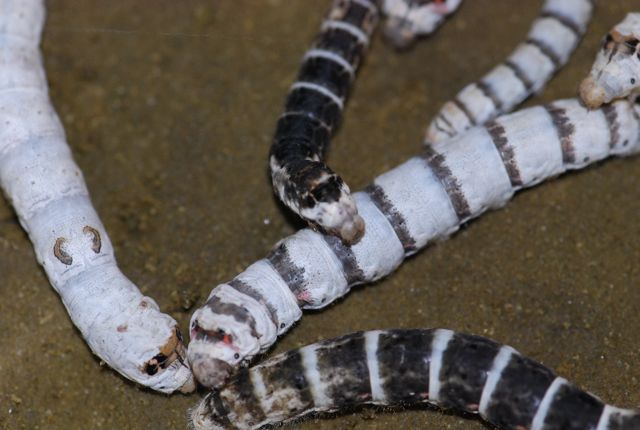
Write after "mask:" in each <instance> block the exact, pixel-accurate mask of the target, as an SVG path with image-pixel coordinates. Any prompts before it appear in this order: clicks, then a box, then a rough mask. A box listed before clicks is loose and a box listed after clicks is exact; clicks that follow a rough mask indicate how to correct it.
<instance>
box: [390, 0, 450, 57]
mask: <svg viewBox="0 0 640 430" xmlns="http://www.w3.org/2000/svg"><path fill="white" fill-rule="evenodd" d="M460 3H462V0H383V1H382V5H381V9H382V13H383V14H384V15H386V19H385V21H384V27H383V28H384V34H385V37H386V38H387V40H388V41H389V42H391V44H393V45H394V46H395V47H396V48H399V49H403V48H407V47H409V46H410V45H411V44H412V43H413V41H414V40H415V39H416V38H417V37H419V36H424V35H427V34H430V33H433V32H434V31H435V29H436V28H438V26H439V25H440V24H441V23H442V21H443V20H444V19H445V18H446V17H447V16H448V15H450V14H452V13H453V12H455V11H456V9H458V7H459V6H460Z"/></svg>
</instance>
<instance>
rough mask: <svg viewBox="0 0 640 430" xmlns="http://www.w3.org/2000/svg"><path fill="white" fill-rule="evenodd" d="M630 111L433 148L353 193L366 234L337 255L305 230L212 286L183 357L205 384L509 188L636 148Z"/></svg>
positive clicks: (473, 136) (508, 125)
mask: <svg viewBox="0 0 640 430" xmlns="http://www.w3.org/2000/svg"><path fill="white" fill-rule="evenodd" d="M639 113H640V105H637V104H634V103H630V102H628V101H627V100H621V101H617V102H615V103H613V104H611V105H607V106H604V107H603V108H601V109H598V110H588V109H586V108H585V107H584V106H582V105H581V104H580V102H579V101H578V100H577V99H569V100H559V101H556V102H553V103H550V104H548V105H545V106H538V107H533V108H529V109H524V110H521V111H519V112H515V113H513V114H509V115H505V116H502V117H499V118H497V119H496V120H494V121H492V122H491V123H489V124H487V125H486V126H482V127H475V128H473V129H471V130H469V131H468V132H467V133H465V134H463V135H460V136H458V137H456V138H454V139H451V140H447V141H443V142H439V143H437V144H434V145H433V146H429V147H427V148H426V149H425V152H424V153H423V154H422V155H420V156H417V157H413V158H411V159H409V160H408V161H407V162H405V163H404V164H402V165H400V166H398V167H396V168H394V169H392V170H390V171H388V172H386V173H384V174H382V175H380V176H379V177H377V178H376V179H375V180H374V182H373V184H371V185H370V186H369V187H367V188H366V189H365V190H364V191H362V192H358V193H355V194H354V197H355V200H356V202H357V204H358V208H359V210H360V213H361V215H362V217H363V218H364V219H365V222H366V224H367V230H366V232H365V234H364V236H363V237H362V239H361V240H360V241H359V242H358V243H357V244H355V245H353V246H348V245H345V244H343V243H341V242H340V240H338V239H336V238H335V237H332V236H325V235H322V234H320V233H318V232H315V231H312V230H309V229H306V230H302V231H299V232H298V233H296V234H294V235H292V236H290V237H288V238H285V239H284V240H282V241H281V242H280V243H278V244H277V245H276V247H275V248H274V249H273V250H272V252H271V253H270V254H269V256H268V257H267V258H265V259H262V260H260V261H258V262H256V263H254V264H252V265H251V266H249V267H248V268H247V269H246V270H245V271H244V272H242V273H241V274H239V275H238V276H236V277H235V278H234V279H233V280H232V281H230V282H227V283H224V284H222V285H219V286H218V287H216V288H214V289H213V291H212V292H211V294H210V296H209V299H208V300H207V302H206V304H205V305H204V306H203V307H202V308H200V309H198V310H197V311H196V312H195V313H194V314H193V316H192V319H191V343H190V344H189V351H188V355H189V360H190V363H191V365H192V370H193V372H194V374H195V376H196V378H197V379H198V380H199V381H200V382H201V383H202V384H203V385H206V386H209V387H217V386H220V385H221V384H223V383H224V381H225V380H226V378H227V377H228V376H229V375H231V374H232V373H233V371H234V370H235V369H236V368H237V367H238V366H240V365H242V364H244V363H246V362H247V361H248V360H250V359H251V358H252V357H254V356H255V355H256V354H258V353H260V352H262V351H265V350H266V349H267V348H268V347H269V346H271V345H272V344H273V343H274V342H275V340H276V338H277V336H278V335H280V334H283V333H284V332H286V331H287V330H288V329H289V328H290V327H291V326H292V325H293V324H294V323H295V322H296V321H297V320H298V319H299V318H300V317H301V315H302V311H301V308H307V309H318V308H322V307H324V306H327V305H328V304H329V303H331V302H333V301H334V300H336V299H337V298H339V297H342V296H343V295H345V294H346V293H347V292H348V291H349V289H350V288H351V287H352V286H354V285H357V284H362V283H365V282H372V281H375V280H377V279H380V278H382V277H383V276H386V275H388V274H389V273H391V272H392V271H393V270H395V269H396V268H397V267H398V266H399V265H400V263H401V262H402V260H403V259H404V258H405V257H407V256H409V255H412V254H414V253H415V252H417V251H418V250H420V249H421V248H423V247H424V246H425V245H427V243H429V242H431V241H433V240H434V239H438V238H443V237H446V236H448V235H450V234H452V233H453V232H455V231H456V230H457V229H458V228H459V227H460V225H461V224H462V223H465V222H466V221H468V220H470V219H472V218H475V217H477V216H479V215H480V214H482V213H483V212H485V211H486V210H488V209H493V208H499V207H501V206H503V205H504V204H505V203H506V202H507V201H508V200H509V199H510V198H511V196H512V195H513V194H514V193H515V192H516V191H518V190H520V189H522V188H525V187H530V186H533V185H535V184H538V183H540V182H542V181H544V180H545V179H548V178H551V177H555V176H557V175H559V174H561V173H563V172H565V171H567V170H572V169H580V168H583V167H585V166H587V165H589V164H591V163H594V162H596V161H598V160H602V159H604V158H606V157H608V156H612V155H617V156H626V155H632V154H635V153H636V152H638V151H639V150H640V134H639V131H640V117H639Z"/></svg>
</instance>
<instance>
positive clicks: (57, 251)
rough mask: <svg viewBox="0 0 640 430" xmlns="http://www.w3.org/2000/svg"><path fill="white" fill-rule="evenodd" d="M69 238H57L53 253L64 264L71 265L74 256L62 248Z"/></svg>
mask: <svg viewBox="0 0 640 430" xmlns="http://www.w3.org/2000/svg"><path fill="white" fill-rule="evenodd" d="M66 241H67V239H65V238H64V237H59V238H57V239H56V243H55V245H53V255H55V257H56V258H57V259H58V260H59V261H60V262H61V263H62V264H64V265H66V266H70V265H71V264H72V263H73V258H72V257H71V256H70V255H69V254H67V252H66V251H65V250H64V249H62V247H63V246H64V244H65V243H66Z"/></svg>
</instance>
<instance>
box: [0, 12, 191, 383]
mask: <svg viewBox="0 0 640 430" xmlns="http://www.w3.org/2000/svg"><path fill="white" fill-rule="evenodd" d="M0 10H1V11H2V14H0V39H1V40H2V48H0V50H1V51H2V59H1V60H0V61H1V67H0V121H1V122H2V125H3V127H2V131H1V132H0V186H2V189H3V190H4V192H5V194H6V195H7V197H8V199H9V200H10V202H11V204H12V205H13V207H14V209H15V211H16V213H17V215H18V218H19V220H20V223H21V224H22V226H23V227H24V229H25V230H26V231H27V233H28V234H29V238H30V239H31V242H32V243H33V247H34V250H35V253H36V258H37V260H38V262H39V263H40V264H41V265H42V267H43V268H44V270H45V272H46V274H47V276H48V278H49V281H50V283H51V285H52V286H53V288H54V289H55V290H56V291H57V292H58V294H59V295H60V297H61V299H62V301H63V303H64V305H65V307H66V308H67V311H68V312H69V316H70V317H71V319H72V320H73V322H74V324H75V325H76V327H78V329H79V330H80V332H81V333H82V335H83V337H84V339H85V340H86V342H87V343H88V345H89V347H90V348H91V350H92V351H93V352H94V353H95V354H96V355H97V356H99V357H100V358H101V359H102V360H103V361H104V362H106V363H107V364H108V365H109V366H111V367H112V368H113V369H115V370H116V371H118V372H120V373H121V374H122V375H123V376H125V377H126V378H129V379H131V380H133V381H136V382H138V383H140V384H142V385H145V386H148V387H150V388H152V389H154V390H158V391H162V392H165V393H169V392H172V391H175V390H178V389H181V390H184V391H189V390H191V389H193V388H194V383H193V378H192V375H191V372H190V369H189V367H188V365H187V363H186V360H184V355H185V348H184V346H183V343H182V337H181V335H180V331H179V330H178V327H177V323H176V321H175V320H174V319H173V318H171V317H170V316H168V315H166V314H163V313H161V312H160V311H159V309H158V305H157V304H156V303H155V302H154V301H153V300H152V299H151V298H149V297H145V296H143V295H142V294H141V293H140V291H139V290H138V288H137V287H136V286H135V285H134V284H133V283H132V282H131V281H129V279H127V278H126V277H125V276H124V275H123V274H122V272H121V271H120V270H119V268H118V266H117V264H116V260H115V257H114V252H113V246H112V244H111V241H110V239H109V236H108V235H107V232H106V231H105V228H104V226H103V225H102V222H101V221H100V219H99V217H98V215H97V213H96V211H95V209H94V208H93V206H92V204H91V201H90V198H89V193H88V190H87V187H86V184H85V182H84V179H83V176H82V172H81V171H80V169H79V167H78V166H77V164H76V163H75V162H74V160H73V157H72V154H71V151H70V149H69V146H68V145H67V143H66V138H65V133H64V130H63V128H62V124H61V122H60V120H59V118H58V116H57V114H56V112H55V110H54V108H53V106H52V105H51V101H50V100H49V95H48V86H47V82H46V77H45V72H44V68H43V66H42V60H41V56H40V50H39V42H40V35H41V31H42V26H43V24H44V18H45V9H44V5H43V2H42V1H41V0H0Z"/></svg>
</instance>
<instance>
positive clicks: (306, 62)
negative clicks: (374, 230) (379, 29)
mask: <svg viewBox="0 0 640 430" xmlns="http://www.w3.org/2000/svg"><path fill="white" fill-rule="evenodd" d="M377 22H378V8H377V6H376V5H375V2H374V1H373V0H335V1H334V3H333V7H332V8H331V9H330V10H329V13H328V15H327V18H326V20H325V21H324V22H323V23H322V28H321V30H320V33H319V34H318V36H317V37H316V40H315V42H314V43H313V45H312V47H311V49H310V50H309V51H307V53H306V54H305V56H304V58H303V60H302V66H301V68H300V72H299V74H298V79H297V81H296V82H295V83H294V84H293V85H292V86H291V88H290V91H289V95H288V96H287V99H286V102H285V109H284V110H285V112H284V114H283V115H282V116H281V117H280V119H279V120H278V125H277V129H276V133H275V137H274V139H273V145H272V147H271V152H270V155H269V166H270V169H271V178H272V181H273V187H274V191H275V192H276V194H277V195H278V197H279V198H280V200H282V202H283V203H284V204H285V205H286V206H288V207H289V208H290V209H291V210H293V211H294V212H295V213H297V214H298V215H300V216H301V217H302V218H303V219H305V220H307V221H308V222H309V223H311V224H312V225H314V226H318V227H320V228H322V229H323V230H324V231H326V232H328V233H329V234H335V235H337V236H339V237H340V238H341V239H342V240H344V241H345V242H346V243H352V242H355V241H357V240H358V239H359V238H360V236H361V235H362V233H363V232H364V222H363V220H362V218H361V217H360V215H358V209H357V208H356V204H355V202H354V200H353V197H352V196H351V192H350V190H349V187H348V186H347V185H346V184H345V183H344V181H343V180H342V178H341V177H340V176H338V175H337V174H336V173H335V172H334V171H333V170H331V168H329V167H328V166H327V165H326V164H325V163H324V162H323V160H324V154H325V152H326V151H327V148H328V146H329V140H330V138H331V134H332V132H333V131H334V130H335V128H336V127H337V126H338V124H339V122H340V118H341V116H342V109H343V108H344V103H345V101H346V99H347V96H348V95H349V90H350V88H351V85H352V83H353V80H354V78H355V75H356V71H357V69H358V66H359V65H360V63H361V62H362V57H363V56H364V53H365V50H366V48H367V45H368V44H369V37H370V36H371V33H372V32H373V30H374V29H375V27H376V25H377Z"/></svg>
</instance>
